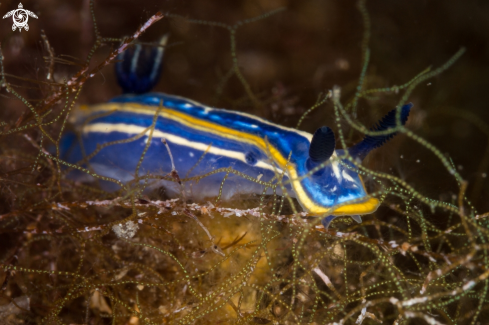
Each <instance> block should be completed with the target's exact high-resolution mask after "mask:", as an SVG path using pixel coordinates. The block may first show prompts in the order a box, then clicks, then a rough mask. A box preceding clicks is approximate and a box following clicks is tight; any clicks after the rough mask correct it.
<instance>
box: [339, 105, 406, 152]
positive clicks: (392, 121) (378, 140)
mask: <svg viewBox="0 0 489 325" xmlns="http://www.w3.org/2000/svg"><path fill="white" fill-rule="evenodd" d="M412 107H413V104H412V103H409V104H406V105H404V106H403V107H401V123H402V125H404V124H406V121H407V119H408V116H409V112H410V110H411V108H412ZM396 125H397V123H396V109H393V110H392V111H390V112H389V113H387V115H385V116H384V117H383V118H382V119H381V120H380V121H379V122H378V123H377V125H374V126H373V127H371V128H370V131H374V132H375V131H377V132H378V131H386V130H389V129H392V128H395V127H396ZM395 135H396V132H394V133H390V134H386V135H376V136H371V135H366V136H365V138H363V140H362V141H361V142H359V143H357V144H356V145H354V146H353V147H351V148H349V149H348V152H349V153H350V155H351V156H352V157H355V158H359V159H360V160H363V159H364V158H365V157H366V156H367V155H368V153H369V152H370V151H372V150H373V149H375V148H379V147H380V146H382V145H383V144H384V143H386V142H387V141H389V140H390V139H392V138H393V137H394V136H395Z"/></svg>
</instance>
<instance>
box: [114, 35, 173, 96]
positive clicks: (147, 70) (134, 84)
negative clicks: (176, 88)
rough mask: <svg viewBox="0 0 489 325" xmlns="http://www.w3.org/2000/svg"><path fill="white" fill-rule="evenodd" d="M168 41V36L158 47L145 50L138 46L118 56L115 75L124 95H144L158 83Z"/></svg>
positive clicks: (165, 36)
mask: <svg viewBox="0 0 489 325" xmlns="http://www.w3.org/2000/svg"><path fill="white" fill-rule="evenodd" d="M167 41H168V34H166V35H164V36H163V37H162V38H161V39H160V41H159V46H157V47H151V48H143V46H142V45H141V44H136V45H134V46H133V47H130V48H128V49H127V50H125V51H124V52H122V53H121V54H119V55H118V56H117V59H118V60H119V61H118V62H117V63H116V64H115V74H116V76H117V80H118V82H119V85H120V86H121V88H122V91H123V92H124V93H134V94H143V93H146V92H148V91H150V90H151V89H152V88H153V87H154V86H155V85H156V84H157V83H158V80H159V78H160V74H161V65H162V62H163V52H164V46H165V45H166V43H167Z"/></svg>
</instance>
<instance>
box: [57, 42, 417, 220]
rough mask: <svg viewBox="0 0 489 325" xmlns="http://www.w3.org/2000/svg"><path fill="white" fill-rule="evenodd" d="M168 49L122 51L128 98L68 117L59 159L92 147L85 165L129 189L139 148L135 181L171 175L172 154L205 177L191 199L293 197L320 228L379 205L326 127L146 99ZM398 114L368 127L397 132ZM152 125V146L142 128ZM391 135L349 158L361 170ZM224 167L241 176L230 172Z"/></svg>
mask: <svg viewBox="0 0 489 325" xmlns="http://www.w3.org/2000/svg"><path fill="white" fill-rule="evenodd" d="M165 42H166V38H163V40H162V41H161V46H160V47H154V48H150V49H145V48H142V47H141V46H140V45H135V46H134V47H132V48H130V49H128V50H126V51H125V52H124V53H122V54H121V56H120V58H119V59H120V61H119V62H117V63H116V65H115V71H116V75H117V79H118V81H119V84H120V85H121V88H122V89H123V92H124V94H123V95H121V96H119V97H116V98H114V99H112V100H110V101H109V102H108V103H104V104H99V105H95V106H92V107H89V108H84V109H81V110H80V111H79V112H78V113H77V114H75V115H74V118H73V119H72V122H73V123H74V124H75V127H76V128H77V129H78V130H77V131H78V135H79V136H78V137H77V136H75V134H74V133H68V134H67V135H65V137H64V140H63V142H62V150H63V155H62V157H63V158H64V159H65V160H66V161H68V162H70V163H80V162H82V161H83V159H84V154H82V153H85V155H90V153H92V152H94V151H96V150H98V152H97V153H96V154H95V155H94V156H93V157H91V158H90V160H89V161H88V162H86V161H85V162H83V163H82V167H85V168H88V169H89V170H91V171H93V172H95V173H97V174H98V175H101V176H105V177H110V178H113V179H116V180H119V181H120V182H122V183H128V182H130V181H132V180H134V176H135V171H136V166H137V165H138V163H139V161H140V157H141V156H142V154H143V150H145V148H147V152H146V153H145V155H144V157H143V160H142V162H141V165H140V169H139V175H140V176H141V175H146V174H159V175H167V174H169V173H170V172H171V171H172V159H170V154H169V152H171V154H172V156H173V161H174V166H175V168H176V171H177V173H178V174H179V175H180V177H181V178H190V177H195V176H200V175H205V174H209V173H210V174H209V175H207V176H206V177H203V178H201V179H199V180H198V181H189V182H185V183H184V184H183V187H184V191H185V194H186V197H187V198H192V199H194V200H206V199H207V198H210V197H217V196H218V195H221V199H222V200H228V199H230V198H232V197H235V196H236V195H243V194H252V193H256V194H263V193H267V194H273V193H274V191H275V193H276V194H278V195H289V196H290V197H294V198H296V199H297V201H298V202H299V203H300V205H301V206H302V207H303V209H304V210H305V211H307V212H308V213H309V214H310V215H317V216H324V217H325V218H324V219H323V225H324V226H325V227H328V225H329V222H330V221H331V220H332V219H333V218H334V217H336V216H342V215H349V216H352V218H353V219H354V220H356V221H358V222H361V218H360V215H364V214H370V213H372V212H374V211H375V210H376V209H377V208H378V206H379V200H378V199H377V198H375V197H372V196H369V195H368V193H367V190H366V188H365V185H364V183H363V181H362V178H361V176H360V175H359V173H358V168H357V167H356V166H355V164H353V163H352V162H351V160H349V159H346V155H345V150H341V149H338V150H335V136H334V133H333V131H332V130H331V129H330V128H329V127H325V126H323V127H321V128H319V129H318V130H317V131H316V132H315V133H314V134H310V133H307V132H304V131H299V130H296V129H292V128H288V127H283V126H280V125H276V124H273V123H271V122H269V121H266V120H264V119H262V118H259V117H257V116H253V115H249V114H245V113H241V112H236V111H229V110H224V109H217V108H212V107H209V106H206V105H204V104H201V103H198V102H195V101H192V100H190V99H187V98H183V97H179V96H174V95H167V94H163V93H155V92H149V91H150V90H151V88H152V87H153V86H154V85H155V84H156V83H157V81H158V78H159V75H160V70H161V64H162V58H163V47H162V46H163V45H164V43H165ZM411 107H412V104H407V105H404V106H403V107H402V108H401V122H402V124H404V123H406V121H407V118H408V115H409V111H410V109H411ZM395 115H396V110H392V111H391V112H389V113H388V114H387V115H386V116H385V117H384V118H383V119H381V121H380V122H379V123H378V124H377V125H376V126H375V127H373V128H371V130H372V131H384V130H387V129H389V128H393V127H395V125H396V119H395V117H396V116H395ZM154 118H156V120H155V124H154V129H153V132H152V137H151V143H150V144H149V147H148V146H147V141H149V139H150V137H149V133H150V132H149V131H148V130H149V127H151V126H152V125H153V120H154ZM138 135H142V136H139V137H138ZM393 136H394V133H390V134H386V135H379V136H369V135H367V136H365V138H364V139H363V140H362V141H361V142H359V143H358V144H356V145H354V146H353V147H351V148H349V149H347V150H348V154H349V156H350V157H352V158H353V159H356V160H357V161H358V163H360V162H361V160H362V159H363V158H364V157H365V156H366V155H367V154H368V153H369V152H370V151H371V150H372V149H374V148H377V147H380V146H381V145H382V144H383V143H385V142H386V141H387V140H389V139H390V138H392V137H393ZM129 138H132V139H130V140H128V139H129ZM163 139H164V140H166V143H167V144H168V147H169V149H170V151H169V150H168V149H167V147H166V145H165V143H163V141H162V140H163ZM109 142H111V143H112V144H111V145H108V146H103V148H102V149H101V150H100V146H101V145H103V144H106V143H109ZM114 142H115V143H114ZM97 148H99V149H97ZM224 168H227V170H222V169H224ZM229 169H232V170H233V171H238V172H240V173H241V175H237V174H233V173H229V172H228V171H229ZM213 171H218V172H215V173H212V172H213ZM243 175H246V177H243ZM225 176H226V177H225ZM68 177H71V178H73V179H76V180H79V181H87V180H89V176H88V175H87V174H85V173H82V172H80V171H77V170H75V171H71V172H70V174H69V175H68ZM256 180H259V181H256ZM279 180H280V181H281V182H282V184H283V186H277V187H276V188H275V189H272V188H268V189H267V190H266V191H265V192H264V190H265V185H264V182H269V183H270V182H271V183H275V184H277V182H278V181H279ZM103 183H105V182H103ZM150 183H151V182H150ZM102 186H103V187H104V188H105V189H108V190H115V189H116V188H114V186H116V187H117V185H116V184H114V183H110V184H103V185H102ZM157 186H159V187H163V188H164V189H165V191H166V194H167V195H169V196H170V197H171V196H178V195H181V191H182V188H181V187H180V185H179V184H177V183H175V182H171V181H169V180H159V181H158V185H157ZM283 191H286V192H287V193H283Z"/></svg>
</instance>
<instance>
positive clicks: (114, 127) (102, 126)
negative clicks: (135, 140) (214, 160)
mask: <svg viewBox="0 0 489 325" xmlns="http://www.w3.org/2000/svg"><path fill="white" fill-rule="evenodd" d="M145 129H146V128H145V127H142V126H139V125H134V124H124V123H117V124H112V123H94V124H89V125H86V126H85V127H84V128H83V133H90V132H98V133H110V132H120V133H126V134H128V135H129V136H133V135H136V134H140V133H142V132H143V131H144V130H145ZM153 137H154V138H163V139H166V140H167V141H168V142H171V143H174V144H177V145H180V146H185V147H189V148H193V149H195V150H198V151H201V152H204V151H206V150H207V148H208V147H209V145H208V144H205V143H202V142H195V141H189V140H187V139H185V138H182V137H179V136H177V135H174V134H171V133H165V132H162V131H160V130H157V129H155V130H154V131H153ZM207 152H208V153H210V154H213V155H216V156H223V157H228V158H232V159H236V160H239V161H242V162H244V163H246V164H247V162H246V158H245V154H244V153H242V152H239V151H232V150H227V149H221V148H218V147H214V146H211V147H210V149H209V150H208V151H207ZM254 167H258V168H262V169H268V170H271V171H274V170H276V171H277V172H278V173H280V174H282V170H281V169H280V168H278V167H276V169H274V168H273V166H272V165H270V164H267V163H266V162H264V161H261V160H259V161H258V162H257V163H256V165H254Z"/></svg>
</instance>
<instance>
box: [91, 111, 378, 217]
mask: <svg viewBox="0 0 489 325" xmlns="http://www.w3.org/2000/svg"><path fill="white" fill-rule="evenodd" d="M121 106H122V107H121ZM95 109H97V110H102V111H107V110H119V111H121V110H124V111H130V112H134V113H142V111H152V112H151V114H154V107H152V106H149V105H141V104H137V103H109V104H102V105H97V106H96V107H95ZM84 110H85V109H84ZM92 112H93V111H92ZM160 116H162V117H163V118H167V119H171V120H173V121H176V122H179V123H181V124H183V125H185V126H187V127H189V128H193V129H197V130H199V131H203V132H207V133H212V134H216V135H218V136H220V137H223V138H226V139H232V140H234V141H238V142H245V143H248V144H251V145H255V146H257V147H259V148H261V149H262V150H263V151H264V152H267V144H266V142H265V140H264V139H262V138H260V137H258V136H255V135H252V134H249V133H246V132H241V131H237V130H234V129H231V128H227V127H224V126H221V125H219V124H216V123H212V122H208V121H203V120H201V119H199V118H195V117H192V116H190V115H188V114H186V113H182V112H178V111H175V110H172V109H169V108H167V107H163V109H161V110H160ZM268 151H269V152H270V154H271V156H272V158H273V160H274V161H275V162H276V163H277V164H278V165H279V167H281V168H285V166H286V164H287V159H286V158H285V157H284V156H282V155H281V154H280V152H279V151H278V150H277V149H275V148H274V147H273V146H268ZM287 171H288V173H289V179H290V181H291V183H292V187H293V188H294V191H295V193H296V196H297V199H298V200H299V202H301V204H302V205H303V206H304V207H305V208H306V209H307V210H308V211H309V212H310V213H311V214H326V213H329V214H333V215H347V214H368V213H372V212H374V211H375V210H377V207H378V206H379V200H377V199H375V198H369V199H368V201H366V202H362V203H354V204H348V205H343V206H341V207H339V208H337V209H335V210H333V209H332V208H328V207H324V206H321V205H317V204H315V203H314V201H312V200H311V199H310V197H309V196H308V195H307V193H306V192H305V190H304V188H303V187H302V184H301V182H300V181H299V177H298V175H297V172H296V169H295V167H294V166H293V164H292V163H290V162H289V163H288V164H287Z"/></svg>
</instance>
